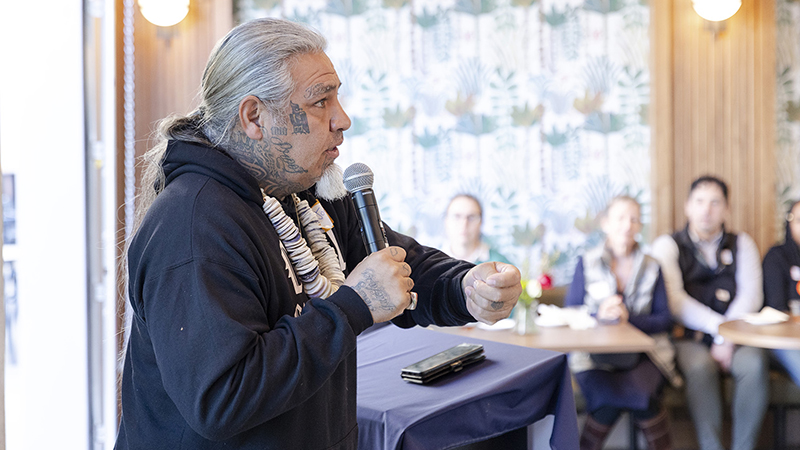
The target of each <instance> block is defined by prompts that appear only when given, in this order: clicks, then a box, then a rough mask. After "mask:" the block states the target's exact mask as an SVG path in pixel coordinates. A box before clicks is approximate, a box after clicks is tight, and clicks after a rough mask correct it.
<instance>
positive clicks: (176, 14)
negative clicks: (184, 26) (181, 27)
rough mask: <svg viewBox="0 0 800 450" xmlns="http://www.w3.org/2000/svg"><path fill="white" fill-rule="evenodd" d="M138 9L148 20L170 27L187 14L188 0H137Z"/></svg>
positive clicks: (154, 23)
mask: <svg viewBox="0 0 800 450" xmlns="http://www.w3.org/2000/svg"><path fill="white" fill-rule="evenodd" d="M138 1H139V10H140V11H142V15H143V16H144V18H145V19H147V21H148V22H150V23H152V24H153V25H158V26H160V27H171V26H172V25H175V24H176V23H178V22H180V21H181V20H183V18H184V17H186V15H187V14H189V0H138Z"/></svg>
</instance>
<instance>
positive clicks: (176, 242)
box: [115, 142, 474, 450]
mask: <svg viewBox="0 0 800 450" xmlns="http://www.w3.org/2000/svg"><path fill="white" fill-rule="evenodd" d="M163 166H164V170H165V174H166V177H167V178H166V186H165V188H164V190H163V191H162V192H161V193H160V194H159V195H158V197H157V198H156V201H155V202H154V203H153V205H152V207H151V208H150V210H149V211H148V213H147V216H146V217H145V219H144V221H143V223H142V225H141V227H140V229H139V230H138V232H137V233H136V236H135V237H134V238H133V241H132V242H131V245H130V249H129V251H128V258H129V278H130V279H129V289H128V294H129V297H130V300H131V306H132V308H133V313H134V315H133V323H132V325H131V336H130V340H129V342H128V347H127V354H126V358H125V366H124V370H123V380H122V420H121V423H120V431H119V435H118V437H117V442H116V446H115V448H116V449H118V450H125V449H143V450H144V449H146V450H157V449H165V450H166V449H169V450H180V449H187V450H203V449H223V448H224V449H259V450H264V449H281V450H283V449H292V448H297V449H327V448H337V449H339V448H341V449H355V448H356V447H357V442H358V440H357V439H358V438H357V427H356V359H355V355H356V354H355V348H356V336H358V334H359V333H361V332H362V331H364V330H365V329H366V328H368V327H369V326H370V325H372V316H371V315H370V312H369V309H368V308H367V307H366V305H365V304H364V302H363V301H362V300H361V298H360V297H359V296H358V295H357V294H356V293H355V291H353V290H352V289H350V288H348V287H342V288H340V289H339V290H338V291H337V292H336V293H335V294H333V295H331V296H330V297H329V298H328V299H325V300H322V299H316V298H315V299H309V298H308V297H307V296H306V294H305V293H303V292H300V293H296V289H295V287H294V285H293V283H292V281H291V280H290V277H289V276H290V272H289V271H290V270H292V269H291V268H289V267H287V262H286V260H285V259H284V257H283V256H282V253H281V243H280V241H279V239H278V236H277V234H276V232H275V230H274V228H273V227H272V224H271V223H270V221H269V219H268V218H267V217H266V215H265V214H264V212H263V211H262V209H261V205H262V198H261V193H260V190H259V188H258V185H257V183H256V181H255V179H254V178H252V177H251V176H250V175H249V174H248V173H247V172H246V171H245V170H244V169H243V168H242V167H241V166H240V165H239V164H238V163H237V162H235V161H234V160H233V159H232V158H230V157H228V156H226V155H225V154H224V153H223V152H221V151H219V150H215V149H211V148H206V147H202V146H198V145H193V144H187V143H182V142H170V144H169V146H168V149H167V155H166V159H165V162H164V164H163ZM299 195H300V197H301V198H306V199H309V200H312V201H311V202H310V204H313V201H314V198H313V191H306V192H303V193H300V194H299ZM321 204H322V206H323V207H324V208H325V210H326V211H327V212H328V214H329V215H330V216H331V218H332V220H333V223H334V228H333V232H334V234H335V237H336V241H337V244H338V247H339V248H340V249H341V251H342V252H343V253H344V255H343V258H344V260H345V262H346V266H347V268H348V269H352V268H353V267H355V266H356V265H357V264H358V262H359V261H361V260H362V259H363V258H364V257H365V256H366V251H365V249H364V245H363V242H362V239H361V236H360V234H359V227H358V220H357V218H356V216H355V212H354V208H353V204H352V201H350V200H349V199H344V200H340V201H336V202H333V203H329V202H326V201H322V200H321ZM287 213H289V214H293V211H287ZM290 217H291V215H290ZM387 236H388V239H389V242H390V244H391V245H399V246H401V247H403V248H405V249H406V251H407V253H408V256H407V258H406V262H408V263H409V264H410V265H411V267H412V269H413V273H412V278H413V279H414V282H415V289H414V290H415V291H416V292H418V293H419V297H420V300H419V306H418V308H417V310H415V311H411V312H406V313H405V314H403V315H401V316H399V317H398V318H396V319H395V320H394V322H395V323H396V324H398V325H400V326H403V327H411V326H414V325H416V324H419V325H422V326H425V325H428V324H431V323H436V324H439V325H461V324H464V323H466V322H468V321H472V320H474V319H473V318H472V316H471V315H470V314H469V312H468V311H467V309H466V306H465V304H464V297H463V293H462V290H461V279H462V278H463V276H464V274H465V273H466V272H467V271H468V270H469V269H470V268H471V267H472V265H471V264H469V263H465V262H462V261H456V260H453V259H450V258H448V257H447V256H446V255H444V254H443V253H441V252H439V251H437V250H434V249H431V248H428V247H424V246H421V245H419V244H418V243H417V242H416V241H414V240H413V239H411V238H409V237H407V236H403V235H400V234H398V233H395V232H393V231H392V230H391V229H387ZM345 273H346V274H347V273H349V270H346V271H345ZM300 311H302V312H300Z"/></svg>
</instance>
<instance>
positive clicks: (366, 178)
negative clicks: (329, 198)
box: [344, 163, 375, 194]
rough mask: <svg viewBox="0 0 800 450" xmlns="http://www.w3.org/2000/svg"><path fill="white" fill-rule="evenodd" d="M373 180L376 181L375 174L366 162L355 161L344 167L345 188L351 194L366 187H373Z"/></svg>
mask: <svg viewBox="0 0 800 450" xmlns="http://www.w3.org/2000/svg"><path fill="white" fill-rule="evenodd" d="M373 181H375V175H373V174H372V171H371V170H370V169H369V166H367V165H366V164H363V163H354V164H351V165H350V167H348V168H347V169H344V188H345V189H347V192H349V193H351V194H352V193H353V192H358V191H363V190H364V189H372V182H373Z"/></svg>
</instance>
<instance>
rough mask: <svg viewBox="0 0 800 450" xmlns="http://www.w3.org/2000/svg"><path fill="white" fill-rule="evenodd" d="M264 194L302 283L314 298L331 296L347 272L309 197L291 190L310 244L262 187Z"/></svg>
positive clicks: (267, 212)
mask: <svg viewBox="0 0 800 450" xmlns="http://www.w3.org/2000/svg"><path fill="white" fill-rule="evenodd" d="M262 194H263V196H264V206H263V207H262V208H263V209H264V212H265V213H266V214H267V217H269V220H270V222H272V226H273V227H274V228H275V232H276V233H278V238H280V240H281V242H282V243H283V246H284V248H286V252H287V253H288V254H289V260H290V261H291V262H292V266H293V267H294V270H295V272H296V273H297V276H298V277H299V278H300V281H301V282H302V283H303V289H304V290H305V291H306V294H308V296H309V297H311V298H314V297H318V298H328V297H329V296H330V295H331V294H333V293H334V292H336V291H337V290H338V289H339V286H341V285H342V283H344V272H342V269H341V267H340V266H339V258H338V257H337V255H336V251H335V250H334V249H333V248H332V247H331V246H330V244H328V239H327V238H326V237H325V233H324V232H323V231H322V226H321V225H320V223H319V219H317V215H316V214H315V213H314V211H312V210H311V208H310V207H309V206H308V202H307V201H305V200H300V199H299V198H298V197H297V195H295V194H292V200H294V205H295V208H296V210H297V214H298V216H299V217H300V223H301V224H302V226H303V229H304V230H305V231H306V236H308V241H309V243H308V244H307V243H306V240H305V239H303V236H302V235H301V234H300V230H298V229H297V226H296V225H295V224H294V222H293V221H292V220H291V219H290V218H289V216H288V215H286V213H285V212H284V211H283V208H282V207H281V204H280V203H279V202H278V201H277V200H275V199H274V198H272V197H270V196H268V195H267V194H266V193H264V192H263V191H262ZM309 245H310V246H311V248H309Z"/></svg>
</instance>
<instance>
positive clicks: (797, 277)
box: [789, 266, 800, 281]
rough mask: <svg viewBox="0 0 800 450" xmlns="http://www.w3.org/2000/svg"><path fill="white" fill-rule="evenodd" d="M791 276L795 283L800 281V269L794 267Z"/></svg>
mask: <svg viewBox="0 0 800 450" xmlns="http://www.w3.org/2000/svg"><path fill="white" fill-rule="evenodd" d="M789 275H791V276H792V279H793V280H794V281H800V267H797V266H792V268H791V269H789Z"/></svg>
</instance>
